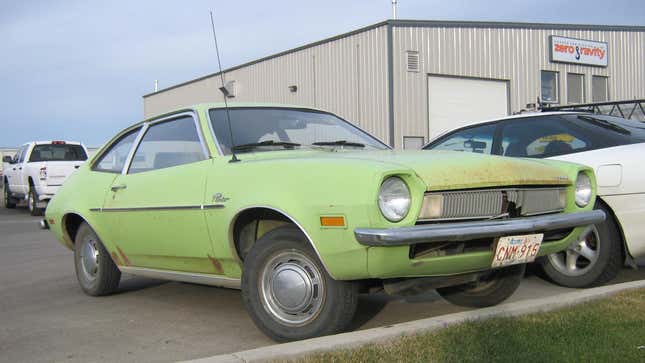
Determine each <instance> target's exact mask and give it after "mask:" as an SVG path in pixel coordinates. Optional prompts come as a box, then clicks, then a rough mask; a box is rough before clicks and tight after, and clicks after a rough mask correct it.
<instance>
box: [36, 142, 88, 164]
mask: <svg viewBox="0 0 645 363" xmlns="http://www.w3.org/2000/svg"><path fill="white" fill-rule="evenodd" d="M86 159H87V155H86V154H85V149H83V147H82V146H81V145H69V144H43V145H36V146H34V149H33V150H32V151H31V156H30V157H29V161H30V162H36V161H84V160H86Z"/></svg>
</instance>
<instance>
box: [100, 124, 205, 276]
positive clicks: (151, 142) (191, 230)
mask: <svg viewBox="0 0 645 363" xmlns="http://www.w3.org/2000/svg"><path fill="white" fill-rule="evenodd" d="M139 139H140V140H139V141H138V142H137V146H136V148H135V149H134V150H133V152H132V153H131V154H130V155H129V157H128V158H129V161H128V162H127V164H126V165H127V166H126V168H125V169H124V172H123V173H122V174H120V175H118V176H117V177H116V178H115V179H114V182H113V183H112V186H111V188H110V190H109V191H108V195H107V197H106V199H105V203H104V206H103V211H104V214H105V216H106V218H108V220H109V222H108V223H109V224H110V225H111V228H112V229H113V235H114V244H115V247H116V250H117V251H118V252H119V258H120V259H121V261H120V262H121V264H123V265H131V266H137V267H146V268H154V269H164V270H175V271H190V272H210V273H212V272H213V265H212V263H211V260H210V256H211V255H212V248H211V244H210V238H209V235H208V230H207V228H206V222H205V217H204V208H203V200H204V188H205V185H206V172H207V170H208V169H209V167H210V166H211V165H212V160H211V159H210V158H209V157H208V153H207V151H206V149H205V148H204V144H203V142H202V141H201V140H202V138H201V136H200V134H199V132H198V128H197V127H196V123H195V118H194V115H193V114H192V113H184V114H180V115H176V116H173V117H171V118H165V119H161V120H157V121H155V122H153V123H150V124H148V125H146V126H144V130H143V132H142V134H141V135H140V136H139Z"/></svg>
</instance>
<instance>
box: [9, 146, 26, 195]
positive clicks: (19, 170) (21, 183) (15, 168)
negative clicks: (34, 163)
mask: <svg viewBox="0 0 645 363" xmlns="http://www.w3.org/2000/svg"><path fill="white" fill-rule="evenodd" d="M28 151H29V145H23V146H22V147H21V148H20V152H19V153H18V155H17V156H16V157H17V159H16V163H15V164H13V165H12V168H11V169H12V172H13V178H12V179H13V180H12V182H13V185H10V189H11V191H12V192H14V193H19V194H22V195H26V194H27V188H26V184H27V176H26V175H25V173H26V172H27V170H26V167H25V163H24V161H25V159H26V157H27V152H28Z"/></svg>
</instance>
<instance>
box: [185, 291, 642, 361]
mask: <svg viewBox="0 0 645 363" xmlns="http://www.w3.org/2000/svg"><path fill="white" fill-rule="evenodd" d="M638 288H645V280H639V281H631V282H625V283H622V284H616V285H610V286H601V287H596V288H592V289H586V290H579V291H574V292H569V293H565V294H560V295H556V296H551V297H546V298H542V299H533V300H526V301H518V302H514V303H509V304H503V305H498V306H493V307H489V308H484V309H477V310H471V311H465V312H461V313H456V314H448V315H442V316H437V317H434V318H428V319H421V320H415V321H410V322H406V323H400V324H395V325H390V326H384V327H380V328H373V329H367V330H359V331H354V332H349V333H343V334H337V335H330V336H325V337H320V338H314V339H308V340H303V341H298V342H291V343H285V344H275V345H270V346H267V347H262V348H256V349H251V350H245V351H241V352H237V353H230V354H222V355H216V356H213V357H208V358H201V359H196V360H191V361H186V362H184V363H250V362H267V361H273V360H291V359H297V358H301V357H304V356H306V355H311V354H316V353H323V352H329V351H336V350H341V349H349V348H356V347H359V346H361V345H365V344H374V343H379V342H386V341H390V340H392V339H396V338H398V337H402V336H406V335H413V334H419V333H424V332H430V331H434V330H438V329H441V328H445V327H447V326H450V325H454V324H459V323H463V322H466V321H472V320H485V319H490V318H493V317H501V316H517V315H523V314H529V313H536V312H544V311H551V310H556V309H561V308H565V307H568V306H571V305H575V304H580V303H583V302H587V301H591V300H597V299H601V298H604V297H608V296H612V295H615V294H617V293H619V292H622V291H627V290H632V289H638Z"/></svg>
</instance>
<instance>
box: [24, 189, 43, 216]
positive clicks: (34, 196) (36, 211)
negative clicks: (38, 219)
mask: <svg viewBox="0 0 645 363" xmlns="http://www.w3.org/2000/svg"><path fill="white" fill-rule="evenodd" d="M27 208H28V209H29V213H30V214H31V215H32V216H42V215H43V212H44V209H43V208H38V193H37V192H36V188H34V186H33V185H30V186H29V195H28V196H27Z"/></svg>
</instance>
